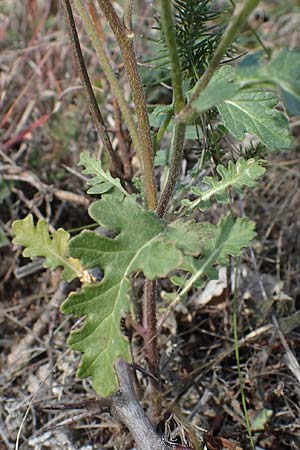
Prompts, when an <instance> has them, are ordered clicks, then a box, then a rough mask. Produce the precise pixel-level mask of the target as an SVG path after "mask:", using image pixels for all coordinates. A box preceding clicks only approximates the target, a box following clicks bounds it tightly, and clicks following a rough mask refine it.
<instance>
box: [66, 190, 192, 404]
mask: <svg viewBox="0 0 300 450" xmlns="http://www.w3.org/2000/svg"><path fill="white" fill-rule="evenodd" d="M90 215H91V217H92V218H93V219H94V220H95V221H96V222H97V223H99V224H100V225H101V226H102V227H104V228H107V229H109V230H111V231H114V232H115V233H117V236H116V237H115V238H114V239H111V238H108V237H105V236H102V235H98V234H97V233H95V232H91V231H84V232H82V233H81V234H80V235H79V236H77V237H75V238H73V239H72V240H71V242H70V251H71V254H72V256H73V257H75V258H79V260H80V262H81V264H82V266H83V267H84V268H85V269H88V268H92V267H101V269H103V270H104V278H103V280H102V281H101V282H100V283H98V284H95V285H91V286H87V287H84V289H83V290H82V291H81V292H79V293H72V294H71V295H70V296H69V298H68V299H67V300H66V302H65V303H64V304H63V306H62V311H63V312H64V313H69V314H74V315H76V316H86V322H85V325H84V326H83V328H82V329H81V330H79V331H75V332H73V333H72V334H71V336H70V339H69V345H70V346H71V348H74V349H76V350H79V351H81V352H83V353H84V356H83V359H82V363H81V366H80V368H79V371H78V374H79V376H81V377H86V376H89V375H90V376H92V378H93V386H94V389H95V390H96V392H97V393H98V394H99V395H101V396H107V395H109V394H110V393H111V392H113V391H114V390H116V389H117V387H118V384H117V379H116V376H115V373H114V362H115V360H116V359H117V357H119V356H122V357H123V358H124V359H126V360H127V361H129V360H130V352H129V347H128V342H127V341H126V339H125V338H124V336H123V335H122V334H121V332H120V329H119V324H120V320H121V317H122V314H124V313H125V312H128V311H129V309H130V300H129V298H130V283H129V275H130V274H131V273H135V272H139V271H142V272H143V273H144V274H145V276H146V277H147V278H148V279H154V278H156V277H165V276H167V274H168V273H169V272H170V271H172V270H174V269H176V268H177V267H180V265H181V263H182V260H183V256H182V252H181V251H180V245H181V247H182V233H180V232H179V231H178V229H177V233H175V232H174V227H173V228H172V229H169V228H168V227H166V225H165V224H164V223H163V222H162V221H161V220H160V219H159V218H158V217H157V216H156V215H155V214H154V213H152V212H148V211H145V210H143V209H142V208H140V207H139V205H138V204H137V203H136V202H135V201H134V200H133V199H132V198H130V197H124V198H123V199H120V198H118V197H115V196H113V195H106V196H104V197H103V198H102V199H101V200H99V201H97V202H95V203H93V204H92V205H91V207H90ZM184 232H185V234H186V236H187V239H188V241H189V242H190V244H191V243H193V245H197V247H198V249H199V250H198V252H199V251H200V245H199V239H198V241H197V239H196V235H195V230H194V229H191V228H190V229H185V230H184ZM179 244H180V245H179ZM188 247H190V245H188ZM194 252H195V253H197V250H196V249H195V248H194Z"/></svg>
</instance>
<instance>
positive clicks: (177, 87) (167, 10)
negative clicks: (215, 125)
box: [160, 0, 185, 114]
mask: <svg viewBox="0 0 300 450" xmlns="http://www.w3.org/2000/svg"><path fill="white" fill-rule="evenodd" d="M160 4H161V7H160V14H161V24H162V29H163V32H164V36H165V41H166V44H167V48H168V53H169V57H170V63H171V73H172V86H173V92H174V94H173V98H174V109H175V113H176V114H179V113H180V111H181V110H182V108H183V107H184V105H185V101H184V94H183V89H182V75H181V68H180V60H179V55H178V52H177V44H176V32H175V24H174V20H173V11H172V1H171V0H161V2H160Z"/></svg>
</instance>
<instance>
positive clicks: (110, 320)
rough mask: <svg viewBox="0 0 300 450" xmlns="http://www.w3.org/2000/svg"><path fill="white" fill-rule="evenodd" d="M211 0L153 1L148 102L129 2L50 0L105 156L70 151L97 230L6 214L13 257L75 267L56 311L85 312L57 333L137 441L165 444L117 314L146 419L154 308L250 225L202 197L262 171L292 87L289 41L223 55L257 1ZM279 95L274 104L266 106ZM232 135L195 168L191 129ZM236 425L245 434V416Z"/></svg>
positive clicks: (154, 376) (182, 289)
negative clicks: (156, 97) (114, 128)
mask: <svg viewBox="0 0 300 450" xmlns="http://www.w3.org/2000/svg"><path fill="white" fill-rule="evenodd" d="M211 3H212V2H209V1H207V0H200V1H199V0H191V1H187V2H186V1H183V0H174V1H171V0H159V1H157V2H156V3H155V6H156V11H157V12H158V14H159V17H158V19H157V21H158V22H157V23H158V27H156V28H159V30H156V32H157V33H158V34H159V37H158V40H161V39H163V45H164V49H165V51H166V54H167V70H169V75H170V83H171V87H172V101H171V102H170V104H168V105H160V104H156V105H151V108H149V105H148V104H147V98H146V95H145V90H144V87H143V82H142V80H141V76H140V73H139V66H138V60H139V59H140V55H137V54H136V48H135V39H136V36H135V21H134V20H133V19H134V16H133V12H134V7H135V5H134V2H133V0H124V1H122V2H119V7H118V9H116V8H115V6H114V3H113V2H112V1H111V0H97V1H96V0H95V1H91V2H85V1H83V0H73V1H72V2H71V1H70V0H61V9H62V11H63V14H64V19H65V25H66V30H67V33H68V36H69V40H70V47H71V51H72V56H73V60H74V63H75V67H76V71H77V73H78V76H79V78H80V80H81V83H82V86H83V88H84V94H85V97H86V101H87V105H88V107H89V109H90V112H91V115H92V117H93V120H94V123H95V126H96V128H97V130H98V133H99V137H100V139H101V141H102V145H103V149H104V151H105V154H106V156H107V160H108V161H109V168H108V167H106V166H105V165H104V163H103V162H102V161H101V160H97V159H96V158H95V157H94V156H93V155H92V154H91V153H89V152H84V153H82V154H81V155H80V160H79V165H80V166H81V167H82V168H83V169H82V173H83V174H84V175H86V176H87V177H88V182H87V184H88V191H87V192H88V194H90V195H91V196H97V200H96V201H94V202H93V203H92V204H91V206H90V207H89V215H90V217H91V219H92V220H93V221H94V223H95V224H96V225H98V226H99V227H100V230H102V231H100V232H99V231H97V230H96V231H93V230H90V229H89V230H87V229H86V230H83V231H81V232H80V233H79V234H77V235H76V236H74V237H72V238H71V236H70V234H69V233H68V232H67V231H66V230H64V229H58V230H56V231H54V233H52V234H50V233H49V228H48V225H47V223H46V222H45V221H42V220H39V221H38V222H37V223H35V222H34V220H33V217H32V216H31V215H28V216H27V217H25V218H23V219H20V220H17V221H15V222H14V224H13V232H14V236H15V237H14V242H15V243H16V244H18V245H22V246H23V247H24V251H23V255H24V256H27V257H31V258H34V257H44V266H45V267H47V268H50V269H52V270H54V269H56V268H57V267H60V268H61V276H62V278H63V279H64V280H66V281H67V282H70V281H72V280H73V279H75V278H78V279H79V280H80V281H81V289H80V290H76V291H74V292H71V293H70V294H69V296H68V298H67V299H66V300H65V302H64V303H63V304H62V306H61V312H62V313H64V314H71V315H73V316H75V317H84V318H85V321H84V325H83V326H82V327H81V328H80V329H79V330H76V331H72V332H71V333H70V337H69V339H68V345H69V347H70V348H71V349H74V350H76V351H79V352H81V353H82V360H81V363H80V366H79V368H78V372H77V374H78V376H79V377H81V378H85V377H91V380H92V384H93V388H94V390H95V392H96V394H97V395H98V400H97V401H98V406H99V408H100V409H101V410H103V411H106V410H109V411H110V412H111V413H112V414H113V415H114V417H116V418H118V419H119V420H120V421H121V422H123V423H124V424H125V425H126V426H127V427H128V429H129V431H130V433H131V434H132V437H133V438H134V440H135V441H136V445H137V448H139V449H141V450H153V449H156V450H163V449H165V450H167V449H171V448H174V447H172V445H171V444H170V443H168V442H167V441H165V440H163V439H162V438H161V436H159V435H158V434H157V433H156V432H155V430H154V427H153V424H152V423H151V422H150V420H149V418H148V417H147V416H146V414H145V413H144V410H143V408H142V406H141V403H140V401H139V400H138V398H137V395H136V394H135V389H136V387H134V382H136V377H135V376H134V369H133V368H136V366H135V364H134V361H133V356H132V351H131V350H132V349H131V344H130V340H129V339H128V335H127V334H126V333H124V332H123V331H122V328H123V326H122V325H121V324H122V323H124V320H126V323H127V322H128V327H129V328H130V329H131V330H134V332H135V333H136V334H137V335H138V336H139V337H140V339H139V340H138V342H141V341H142V342H143V343H142V344H141V348H140V351H141V352H142V354H143V358H144V362H145V365H146V369H144V370H145V372H146V373H147V374H148V375H149V376H148V378H147V379H148V382H149V385H150V389H151V402H152V404H151V407H150V408H149V412H150V414H151V419H152V420H153V421H154V422H155V421H156V420H158V418H159V417H160V415H161V413H162V406H161V400H162V398H163V387H162V385H161V379H160V369H159V358H160V349H159V340H158V336H159V333H160V331H161V329H162V326H163V323H164V321H165V319H166V318H167V316H168V314H169V313H170V311H171V310H172V309H173V308H174V307H175V306H176V304H177V303H179V302H180V301H183V300H184V299H185V298H186V295H187V294H189V293H190V291H191V290H192V289H193V288H194V289H195V288H197V287H199V285H200V284H201V285H204V283H206V282H207V281H208V280H211V279H216V278H217V277H218V271H217V270H216V269H217V267H218V266H220V265H223V266H224V265H227V264H228V261H229V259H230V258H238V257H240V255H241V254H242V252H243V249H244V248H247V247H249V246H250V245H251V242H252V240H253V239H254V237H255V236H256V233H255V224H254V222H253V221H252V220H250V219H249V218H247V217H235V216H234V214H233V213H230V212H229V209H228V212H227V213H225V214H223V215H221V218H220V220H219V222H218V223H217V224H212V223H209V222H205V221H203V219H202V216H203V212H204V211H207V210H209V209H210V208H211V207H212V205H215V204H218V205H220V206H221V208H220V210H221V209H222V210H223V211H224V205H228V204H229V203H230V201H231V199H232V198H237V197H240V196H241V195H245V194H246V191H247V190H248V189H252V188H254V187H256V186H258V183H259V181H258V180H259V179H260V177H261V176H262V175H263V174H264V173H265V171H266V162H265V160H264V159H262V155H266V154H267V153H268V152H271V151H275V150H281V149H289V148H291V147H292V146H293V139H292V136H291V132H290V130H289V124H288V118H287V115H290V116H292V115H297V114H299V112H300V111H299V109H300V107H299V94H298V93H297V92H295V80H296V78H297V77H298V74H297V73H296V70H295V68H297V69H299V61H300V57H299V54H298V53H297V52H292V51H288V50H283V51H281V52H274V54H273V55H272V57H271V59H270V60H269V59H268V58H265V55H264V53H263V52H258V53H257V54H256V58H254V59H253V58H251V55H246V56H244V58H243V59H241V61H238V64H236V63H235V62H232V61H231V62H230V61H228V55H230V52H231V49H232V48H233V47H232V46H233V45H234V46H237V44H236V43H235V40H236V38H237V37H238V36H239V33H241V32H242V31H243V30H244V29H247V30H249V28H248V25H247V20H248V17H249V15H250V14H251V12H252V11H253V10H254V9H255V7H256V6H257V5H258V4H259V0H244V1H243V2H240V3H237V5H235V4H234V2H229V3H228V4H227V3H226V5H225V7H224V8H225V9H224V11H217V10H215V9H212V7H211ZM121 9H122V14H120V10H121ZM224 12H226V14H224ZM227 13H228V14H227ZM74 15H76V16H77V17H76V20H75V19H74ZM79 18H80V20H81V22H82V24H83V27H84V29H85V32H86V33H87V35H88V37H89V39H90V41H91V43H92V45H93V47H94V49H95V53H96V55H97V57H98V59H99V64H100V66H101V69H102V71H103V73H104V75H105V77H106V80H107V82H108V85H109V87H110V90H111V95H112V97H113V99H114V102H115V103H114V105H115V109H117V110H118V111H120V114H121V117H122V120H123V121H124V127H125V126H126V128H127V130H126V131H127V133H128V136H129V137H128V139H127V140H126V142H125V144H124V142H123V144H124V145H125V151H122V150H121V148H118V149H116V148H114V147H113V144H112V141H111V136H110V133H109V132H108V125H107V119H106V117H105V112H104V110H105V108H104V107H105V105H99V104H98V102H97V99H96V96H95V94H94V91H93V86H92V84H91V81H90V78H89V74H88V70H87V67H86V64H85V60H84V56H83V53H82V49H81V43H80V39H79V37H78V33H77V26H76V23H77V19H79ZM100 18H101V20H100ZM221 19H222V20H221ZM99 20H100V21H99ZM97 21H98V22H99V23H100V24H102V23H104V22H105V26H109V27H110V30H111V32H112V34H113V36H114V39H115V41H114V42H115V45H117V46H118V49H119V52H120V55H121V57H122V63H123V68H124V72H125V75H126V80H127V81H126V82H127V84H128V86H127V87H128V89H129V90H130V100H128V99H127V98H126V97H125V95H124V86H122V85H121V83H120V79H119V78H118V77H117V76H116V73H115V70H114V65H113V60H112V57H111V56H110V53H109V46H108V44H107V43H106V42H105V38H104V39H103V36H102V34H101V33H100V32H99V23H98V22H97ZM237 48H238V47H237ZM241 53H243V52H241ZM278 68H280V70H278ZM279 95H281V100H282V108H281V111H279V110H278V109H276V106H277V104H278V102H279ZM108 101H109V100H108ZM282 109H284V112H282ZM154 119H155V120H156V119H159V120H158V124H157V123H156V124H155V125H152V124H153V122H154ZM199 124H200V125H201V128H202V136H200V135H199V128H198V125H199ZM193 127H194V130H196V131H197V133H198V137H197V140H198V142H200V143H202V145H203V152H202V156H201V159H200V158H199V162H197V164H196V165H195V166H194V167H192V168H191V170H190V173H189V175H190V177H189V179H190V183H189V184H188V185H187V184H184V185H183V184H181V179H180V174H181V171H182V162H183V155H184V150H185V148H186V142H187V132H188V131H190V129H191V128H193ZM246 134H247V135H249V136H252V137H255V144H251V145H250V147H249V148H247V149H246V150H244V152H243V154H242V155H239V157H236V158H233V157H231V155H230V154H229V155H225V156H226V157H225V158H223V160H220V161H219V159H221V158H219V157H218V158H217V157H215V158H214V160H215V161H217V165H216V167H214V168H215V171H214V173H215V175H214V176H205V177H204V178H203V177H202V178H200V177H199V173H200V171H201V170H203V169H205V170H206V171H208V170H209V168H211V167H212V159H211V158H210V156H211V155H213V156H216V151H215V154H214V153H213V152H214V148H213V144H212V148H211V149H210V152H212V153H207V154H205V149H207V146H206V144H205V136H208V135H209V136H210V143H213V142H214V139H215V142H217V144H216V148H217V146H219V148H220V145H221V144H220V142H221V139H222V137H225V136H226V135H230V136H231V139H232V140H234V141H235V142H239V141H243V139H244V138H245V135H246ZM219 135H220V136H219ZM216 136H218V137H217V138H216ZM126 146H128V148H127V150H129V148H130V151H131V153H133V152H134V153H135V155H136V157H137V159H138V164H139V173H140V174H141V175H140V176H139V179H138V180H136V179H135V180H134V179H133V177H132V176H131V177H130V176H128V173H131V174H132V170H129V171H128V170H126V167H127V166H128V157H127V159H126V157H125V156H126V155H125V154H126ZM166 148H168V149H169V150H168V155H169V156H168V158H167V160H165V162H164V163H160V162H159V158H158V157H159V155H160V154H161V153H163V152H166ZM124 155H125V156H124ZM207 155H208V156H207ZM224 161H226V162H225V163H224V164H223V163H222V162H224ZM126 164H127V166H126ZM158 166H159V167H158ZM157 167H158V168H157ZM210 173H211V172H210ZM159 176H161V180H160V183H157V179H158V177H159ZM159 185H160V187H159ZM137 190H138V192H137ZM196 218H197V220H196ZM103 230H104V232H103ZM111 236H113V237H111ZM95 268H98V269H101V271H102V273H103V275H102V276H101V279H97V278H95V277H94V276H93V269H95ZM174 273H175V275H174ZM137 276H139V277H140V278H141V277H143V284H144V289H143V298H142V311H141V314H140V315H138V314H135V312H136V304H135V292H134V283H133V279H134V278H135V277H137ZM167 277H168V278H169V280H170V283H171V284H172V285H173V289H172V291H171V292H169V293H168V307H167V310H166V311H165V313H164V314H163V316H162V317H160V319H159V322H158V314H157V310H156V308H157V296H158V294H157V287H158V280H159V279H161V278H167ZM140 390H141V387H140ZM245 414H246V412H245ZM187 429H188V438H189V442H190V447H189V448H193V449H195V450H197V449H201V442H200V439H199V437H197V435H196V433H195V430H194V429H193V428H191V427H188V425H187ZM248 434H249V438H250V439H251V429H249V428H248ZM250 442H251V445H252V446H253V442H252V441H251V440H250ZM186 448H188V447H186Z"/></svg>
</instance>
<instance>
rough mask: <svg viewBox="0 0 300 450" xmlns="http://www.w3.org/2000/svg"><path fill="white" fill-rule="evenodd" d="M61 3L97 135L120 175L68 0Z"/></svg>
mask: <svg viewBox="0 0 300 450" xmlns="http://www.w3.org/2000/svg"><path fill="white" fill-rule="evenodd" d="M61 5H62V9H63V13H64V18H65V23H66V27H67V31H68V35H69V39H70V44H71V49H72V54H73V57H74V61H75V64H76V69H77V72H78V74H79V78H80V80H81V83H82V85H83V88H84V90H85V93H86V98H87V102H88V106H89V109H90V112H91V114H92V116H93V119H94V121H95V124H96V127H97V129H98V132H99V135H100V137H101V139H102V142H103V146H104V149H105V151H106V153H107V155H108V157H109V159H110V161H111V164H112V166H113V170H114V172H115V173H116V174H117V175H119V176H122V169H121V163H120V160H119V159H118V157H117V154H116V153H115V151H114V149H113V147H112V144H111V141H110V138H109V135H108V132H107V129H106V126H105V123H104V120H103V117H102V114H101V111H100V109H99V106H98V103H97V99H96V97H95V94H94V91H93V88H92V84H91V82H90V78H89V75H88V72H87V68H86V65H85V62H84V59H83V55H82V51H81V47H80V42H79V38H78V34H77V30H76V25H75V21H74V16H73V12H72V8H71V4H70V1H69V0H62V1H61Z"/></svg>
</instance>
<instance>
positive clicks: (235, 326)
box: [233, 258, 255, 450]
mask: <svg viewBox="0 0 300 450" xmlns="http://www.w3.org/2000/svg"><path fill="white" fill-rule="evenodd" d="M236 262H237V267H238V265H239V258H237V260H236ZM237 275H238V271H236V276H235V288H234V297H233V338H234V352H235V360H236V365H237V371H238V377H239V383H240V394H241V399H242V406H243V413H244V417H245V422H246V427H247V432H248V437H249V442H250V446H251V449H252V450H255V446H254V442H253V437H252V432H251V424H250V420H249V416H248V410H247V405H246V397H245V392H244V380H243V376H242V372H241V363H240V351H239V338H238V289H237V285H238V276H237Z"/></svg>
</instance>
